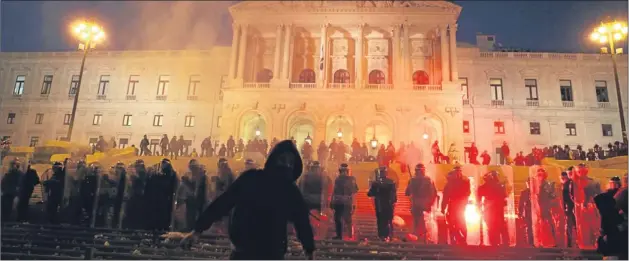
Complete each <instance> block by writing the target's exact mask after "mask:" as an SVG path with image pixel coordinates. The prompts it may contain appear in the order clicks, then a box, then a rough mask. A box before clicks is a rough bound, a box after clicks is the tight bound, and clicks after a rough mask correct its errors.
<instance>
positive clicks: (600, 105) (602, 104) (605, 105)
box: [597, 102, 611, 109]
mask: <svg viewBox="0 0 629 261" xmlns="http://www.w3.org/2000/svg"><path fill="white" fill-rule="evenodd" d="M597 105H598V108H599V109H607V108H611V105H610V104H609V102H597Z"/></svg>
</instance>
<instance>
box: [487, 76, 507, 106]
mask: <svg viewBox="0 0 629 261" xmlns="http://www.w3.org/2000/svg"><path fill="white" fill-rule="evenodd" d="M489 87H490V88H491V100H492V101H502V100H504V96H503V93H502V79H497V78H492V79H490V80H489Z"/></svg>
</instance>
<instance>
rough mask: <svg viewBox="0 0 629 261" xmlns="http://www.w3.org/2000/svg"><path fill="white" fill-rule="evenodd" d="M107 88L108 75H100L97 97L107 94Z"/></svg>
mask: <svg viewBox="0 0 629 261" xmlns="http://www.w3.org/2000/svg"><path fill="white" fill-rule="evenodd" d="M108 86H109V75H101V76H100V82H98V93H97V94H98V95H105V94H106V93H107V87H108Z"/></svg>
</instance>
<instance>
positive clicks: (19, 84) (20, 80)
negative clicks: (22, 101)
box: [13, 75, 26, 96]
mask: <svg viewBox="0 0 629 261" xmlns="http://www.w3.org/2000/svg"><path fill="white" fill-rule="evenodd" d="M24 81H26V76H24V75H18V76H17V77H16V78H15V87H13V95H15V96H20V95H22V94H24Z"/></svg>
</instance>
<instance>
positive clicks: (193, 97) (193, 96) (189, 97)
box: [187, 95, 199, 101]
mask: <svg viewBox="0 0 629 261" xmlns="http://www.w3.org/2000/svg"><path fill="white" fill-rule="evenodd" d="M187 98H188V100H189V101H196V100H197V99H198V98H199V97H197V96H196V95H188V97H187Z"/></svg>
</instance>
